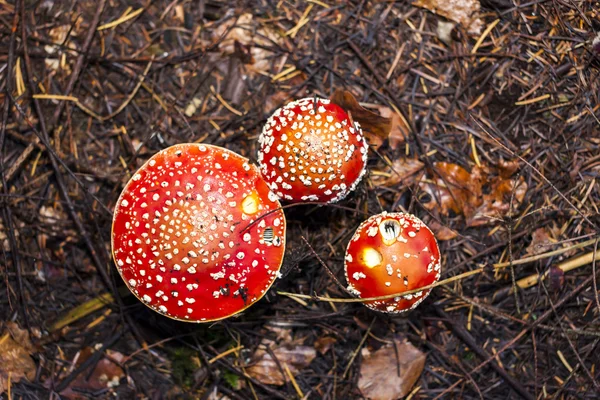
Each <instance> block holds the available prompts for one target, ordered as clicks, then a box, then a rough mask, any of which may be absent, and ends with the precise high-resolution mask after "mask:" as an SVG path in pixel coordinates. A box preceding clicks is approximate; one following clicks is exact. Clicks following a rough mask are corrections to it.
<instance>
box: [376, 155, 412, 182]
mask: <svg viewBox="0 0 600 400" xmlns="http://www.w3.org/2000/svg"><path fill="white" fill-rule="evenodd" d="M422 170H423V163H422V162H421V161H419V160H417V159H414V158H398V159H396V160H394V162H393V163H392V166H391V168H390V167H386V168H385V169H384V170H377V169H373V170H371V180H372V181H373V183H374V184H376V185H377V186H387V187H392V186H395V185H397V184H398V183H402V185H403V186H410V185H412V184H413V183H414V182H415V180H416V179H417V178H418V177H420V176H421V174H419V172H421V171H422Z"/></svg>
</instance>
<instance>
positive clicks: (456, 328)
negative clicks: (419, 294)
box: [435, 307, 535, 400]
mask: <svg viewBox="0 0 600 400" xmlns="http://www.w3.org/2000/svg"><path fill="white" fill-rule="evenodd" d="M435 312H437V313H438V315H439V316H440V317H442V319H443V321H444V323H445V324H446V325H447V326H448V327H450V329H451V330H452V332H454V334H455V335H456V336H457V337H458V338H459V339H460V340H462V341H463V342H464V343H465V344H466V345H467V346H468V347H469V348H470V349H471V350H473V351H474V352H475V353H476V354H477V355H478V356H479V357H481V358H482V359H484V360H485V359H487V358H488V357H490V355H489V354H488V352H487V351H485V350H484V349H483V348H482V347H480V346H479V345H478V344H477V342H476V341H475V339H474V338H473V336H471V334H470V333H469V332H468V331H467V330H466V329H464V328H463V327H462V326H460V325H459V324H457V323H455V322H454V321H453V319H452V317H450V315H448V314H446V313H445V312H444V311H443V310H442V309H441V308H440V307H435ZM494 357H495V356H494ZM494 357H492V359H493V358H494ZM490 366H491V367H492V368H493V369H494V371H496V372H497V373H498V375H500V376H501V377H502V379H504V381H505V382H506V383H508V384H509V385H510V386H511V387H512V388H513V390H514V391H515V392H517V393H518V394H519V395H521V397H523V398H524V399H528V400H534V399H535V397H534V396H533V395H532V394H531V393H529V392H528V391H527V389H525V388H524V387H523V385H521V384H520V383H519V381H517V380H516V379H515V378H513V377H512V376H510V375H509V374H508V372H506V370H505V369H504V368H502V367H501V366H500V365H499V364H498V363H494V362H491V363H490Z"/></svg>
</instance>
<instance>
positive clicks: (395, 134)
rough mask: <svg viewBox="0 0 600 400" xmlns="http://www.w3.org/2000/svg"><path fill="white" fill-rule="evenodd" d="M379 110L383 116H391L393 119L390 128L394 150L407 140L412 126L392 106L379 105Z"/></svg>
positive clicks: (390, 138)
mask: <svg viewBox="0 0 600 400" xmlns="http://www.w3.org/2000/svg"><path fill="white" fill-rule="evenodd" d="M377 111H379V114H381V116H382V117H386V118H390V119H391V120H392V127H391V129H390V135H389V143H390V147H391V148H392V149H393V150H396V149H397V148H398V146H399V145H401V144H402V143H404V142H405V141H406V138H408V136H409V135H410V128H409V127H408V126H407V125H406V122H405V121H404V120H403V119H402V118H401V117H400V116H399V115H398V113H397V112H396V111H394V110H392V109H391V108H390V107H386V106H377Z"/></svg>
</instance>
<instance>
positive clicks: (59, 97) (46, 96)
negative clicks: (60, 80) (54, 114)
mask: <svg viewBox="0 0 600 400" xmlns="http://www.w3.org/2000/svg"><path fill="white" fill-rule="evenodd" d="M151 66H152V61H150V62H149V63H148V65H146V69H144V72H143V73H142V75H140V77H139V81H138V83H137V84H136V86H135V87H134V89H133V91H132V92H131V93H130V94H129V96H127V99H125V101H124V102H123V103H121V105H120V106H119V107H118V108H117V109H116V110H115V111H113V112H112V113H110V114H108V115H106V116H102V115H99V114H96V112H95V111H93V110H91V109H90V108H87V107H86V106H85V105H83V104H82V103H81V102H80V101H79V99H78V98H77V97H74V96H63V95H51V94H36V95H34V98H36V99H54V100H65V101H72V102H73V103H75V105H76V106H77V107H78V108H79V109H80V110H81V111H83V112H85V113H86V114H88V115H90V116H91V117H93V118H95V119H97V120H98V121H100V122H106V121H108V120H109V119H112V118H114V117H116V116H117V115H119V114H120V113H121V111H123V110H124V109H125V107H127V105H128V104H129V103H130V102H131V100H133V98H134V97H135V95H136V94H137V92H138V90H139V89H140V87H141V86H142V84H143V83H144V79H145V78H146V76H147V74H148V71H149V70H150V67H151Z"/></svg>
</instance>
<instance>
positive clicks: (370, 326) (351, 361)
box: [342, 317, 377, 379]
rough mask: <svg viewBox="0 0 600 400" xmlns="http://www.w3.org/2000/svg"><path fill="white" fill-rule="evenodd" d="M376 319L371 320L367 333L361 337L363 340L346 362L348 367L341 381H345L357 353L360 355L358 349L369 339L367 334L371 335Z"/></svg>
mask: <svg viewBox="0 0 600 400" xmlns="http://www.w3.org/2000/svg"><path fill="white" fill-rule="evenodd" d="M376 319H377V317H374V318H373V321H371V324H370V325H369V328H368V329H367V332H365V335H364V336H363V338H362V339H361V341H360V343H359V344H358V346H357V347H356V350H354V352H352V357H351V358H350V361H348V365H346V369H345V370H344V374H343V375H342V379H346V375H347V374H348V371H349V370H350V367H351V366H352V363H353V362H354V359H355V358H356V356H357V355H358V353H360V349H362V347H363V344H365V341H366V340H367V338H368V337H369V333H371V329H372V328H373V324H374V323H375V320H376Z"/></svg>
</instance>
